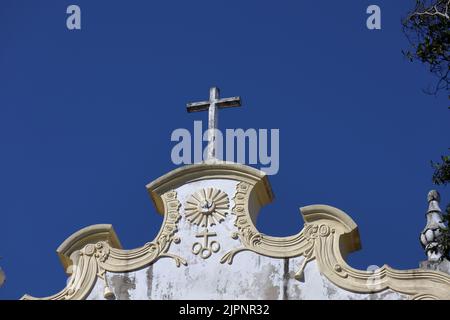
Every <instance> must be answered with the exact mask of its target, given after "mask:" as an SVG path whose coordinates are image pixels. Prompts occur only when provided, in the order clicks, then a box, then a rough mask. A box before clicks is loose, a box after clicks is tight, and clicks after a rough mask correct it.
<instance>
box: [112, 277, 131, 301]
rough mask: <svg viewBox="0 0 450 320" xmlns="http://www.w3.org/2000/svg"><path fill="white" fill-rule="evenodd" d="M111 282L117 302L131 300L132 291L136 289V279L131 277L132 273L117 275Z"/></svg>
mask: <svg viewBox="0 0 450 320" xmlns="http://www.w3.org/2000/svg"><path fill="white" fill-rule="evenodd" d="M110 282H111V285H112V287H113V288H114V294H115V295H116V299H117V300H130V295H131V292H130V291H132V290H134V289H136V283H135V279H134V277H130V273H123V274H115V275H113V276H112V277H111V280H110Z"/></svg>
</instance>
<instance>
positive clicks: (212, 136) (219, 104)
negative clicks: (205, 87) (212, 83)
mask: <svg viewBox="0 0 450 320" xmlns="http://www.w3.org/2000/svg"><path fill="white" fill-rule="evenodd" d="M219 93H220V91H219V88H216V87H212V88H211V89H209V100H208V101H200V102H192V103H188V104H187V106H186V108H187V112H189V113H190V112H199V111H206V110H208V152H207V159H206V160H214V159H216V130H215V129H218V118H219V112H218V111H219V109H223V108H231V107H240V106H241V98H240V97H231V98H222V99H220V98H219Z"/></svg>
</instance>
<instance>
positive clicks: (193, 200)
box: [184, 188, 230, 227]
mask: <svg viewBox="0 0 450 320" xmlns="http://www.w3.org/2000/svg"><path fill="white" fill-rule="evenodd" d="M229 207H230V201H229V200H228V195H227V194H226V193H225V192H223V191H221V190H219V189H215V188H205V189H201V190H199V191H197V192H195V193H194V194H192V195H191V196H190V197H189V198H188V200H187V201H186V204H185V209H184V210H185V214H186V219H187V220H188V221H189V222H190V223H192V224H195V225H198V226H202V227H208V226H212V225H215V224H218V223H220V222H221V221H223V220H224V219H225V216H226V215H227V213H228V209H229Z"/></svg>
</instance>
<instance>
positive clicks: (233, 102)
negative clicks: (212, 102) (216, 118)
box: [216, 97, 241, 108]
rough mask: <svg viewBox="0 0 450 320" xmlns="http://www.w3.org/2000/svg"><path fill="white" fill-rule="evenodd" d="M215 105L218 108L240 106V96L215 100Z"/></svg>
mask: <svg viewBox="0 0 450 320" xmlns="http://www.w3.org/2000/svg"><path fill="white" fill-rule="evenodd" d="M216 105H217V106H218V107H219V108H231V107H240V106H241V97H231V98H223V99H220V100H219V101H217V103H216Z"/></svg>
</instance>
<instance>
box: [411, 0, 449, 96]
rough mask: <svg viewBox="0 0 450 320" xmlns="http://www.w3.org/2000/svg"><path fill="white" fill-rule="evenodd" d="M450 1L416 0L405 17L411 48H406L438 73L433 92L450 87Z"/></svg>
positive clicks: (412, 58)
mask: <svg viewBox="0 0 450 320" xmlns="http://www.w3.org/2000/svg"><path fill="white" fill-rule="evenodd" d="M449 6H450V1H449V0H416V5H415V7H414V9H413V10H412V11H411V12H410V13H409V15H408V16H407V17H406V18H405V19H403V21H402V24H403V30H404V32H405V34H406V36H407V37H408V40H409V42H410V45H411V48H410V49H409V50H407V51H404V54H405V56H406V57H407V58H408V59H409V60H410V61H414V60H418V61H420V62H422V63H424V64H425V65H427V66H428V68H429V70H430V71H431V72H432V73H433V74H435V75H436V76H437V77H438V81H437V84H436V86H435V88H434V90H432V91H431V93H437V92H438V91H439V90H441V89H442V90H448V88H449V79H448V74H449V70H450V66H449V60H450V54H449V53H450V19H449V13H450V9H449Z"/></svg>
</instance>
